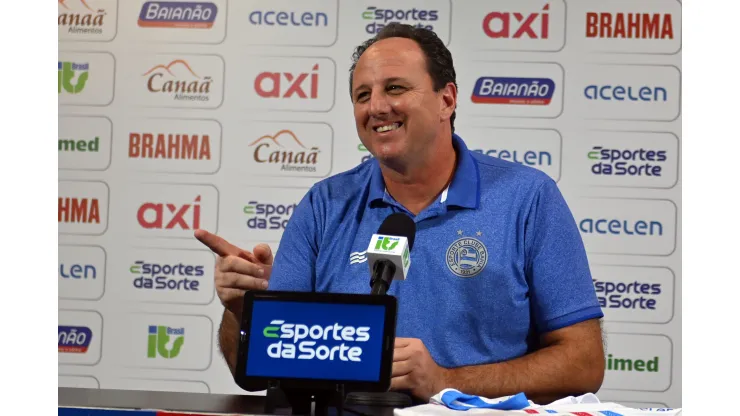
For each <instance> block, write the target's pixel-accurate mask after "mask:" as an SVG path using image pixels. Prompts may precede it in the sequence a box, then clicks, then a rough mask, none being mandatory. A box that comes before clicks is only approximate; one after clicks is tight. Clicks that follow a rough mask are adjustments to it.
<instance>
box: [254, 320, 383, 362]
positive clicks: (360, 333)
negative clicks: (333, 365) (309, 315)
mask: <svg viewBox="0 0 740 416" xmlns="http://www.w3.org/2000/svg"><path fill="white" fill-rule="evenodd" d="M369 331H370V327H367V326H360V327H353V326H349V325H347V326H342V325H339V323H336V322H335V323H334V325H327V326H326V327H324V326H322V325H313V326H311V327H310V328H309V326H308V325H305V324H295V323H286V322H285V321H284V320H280V319H275V320H272V321H270V326H266V327H265V329H264V330H262V335H264V336H265V338H281V339H285V341H282V340H281V341H278V342H275V343H272V344H270V345H269V346H268V347H267V355H268V356H269V357H270V358H287V359H295V358H296V347H297V349H298V350H299V351H300V352H301V354H300V355H299V356H298V357H297V358H298V359H299V360H313V359H314V358H316V359H318V360H320V361H325V360H329V361H334V359H335V355H336V359H339V360H341V361H355V362H361V361H362V347H359V346H353V347H349V346H347V345H346V344H345V343H344V342H342V343H341V344H339V345H334V346H332V347H331V348H330V347H328V346H326V345H318V346H317V345H316V344H318V342H317V341H321V340H327V339H329V337H331V339H333V340H334V341H346V342H367V341H369V340H370V332H369ZM309 337H310V338H311V339H312V340H313V341H308V340H307V341H302V340H304V339H306V338H309ZM299 341H300V343H299ZM345 353H346V355H345Z"/></svg>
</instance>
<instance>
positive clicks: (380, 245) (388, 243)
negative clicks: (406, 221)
mask: <svg viewBox="0 0 740 416" xmlns="http://www.w3.org/2000/svg"><path fill="white" fill-rule="evenodd" d="M399 241H401V239H400V238H398V237H386V236H382V235H381V236H379V237H378V241H376V242H375V249H376V250H384V251H393V249H394V248H396V246H397V245H398V242H399Z"/></svg>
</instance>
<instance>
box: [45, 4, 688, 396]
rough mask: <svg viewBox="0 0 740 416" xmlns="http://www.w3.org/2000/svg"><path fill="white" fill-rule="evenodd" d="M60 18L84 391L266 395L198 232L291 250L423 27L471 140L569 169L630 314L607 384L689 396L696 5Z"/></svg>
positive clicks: (107, 7)
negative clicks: (685, 300)
mask: <svg viewBox="0 0 740 416" xmlns="http://www.w3.org/2000/svg"><path fill="white" fill-rule="evenodd" d="M58 8H59V20H58V25H59V66H58V78H59V88H58V90H59V91H58V94H59V137H58V146H59V202H58V210H59V280H58V285H59V384H60V385H61V386H84V387H98V388H111V389H113V388H116V389H118V388H120V389H151V390H175V391H187V392H213V393H239V392H242V391H241V390H240V389H239V388H238V387H237V386H236V385H235V384H234V383H233V381H232V380H231V378H230V374H229V372H228V370H227V368H226V366H225V365H224V362H223V359H222V357H221V356H220V354H219V353H218V349H217V345H216V335H217V329H218V324H219V321H220V314H221V310H222V309H221V305H220V303H219V301H218V298H217V297H216V296H215V293H214V283H213V268H214V263H215V258H214V255H213V254H212V253H210V252H209V251H208V250H206V249H204V247H203V246H201V245H200V244H199V243H198V242H197V241H196V240H194V238H193V237H192V234H193V229H194V228H197V227H201V228H205V229H208V230H210V231H213V232H217V233H218V234H220V235H221V236H223V237H225V238H227V239H229V240H231V241H232V242H234V243H235V244H238V245H240V246H242V247H244V248H247V249H251V248H252V247H253V246H254V245H255V244H256V243H259V242H268V243H270V244H271V245H272V247H273V249H275V250H277V249H279V247H278V244H279V241H280V237H281V234H282V231H283V229H284V227H285V224H286V223H287V221H288V220H289V219H290V216H291V214H292V213H293V210H294V208H295V206H296V203H298V201H299V200H300V198H301V197H302V196H303V195H304V193H305V192H306V191H307V190H308V188H309V187H310V186H311V185H312V184H313V183H315V182H316V181H319V180H321V179H323V178H326V177H328V176H330V175H333V174H336V173H339V172H342V171H345V170H348V169H351V168H352V167H354V166H356V165H357V164H359V163H362V162H363V161H365V160H367V159H368V158H369V157H370V156H369V153H368V152H367V151H366V150H365V149H364V148H363V147H362V146H361V145H360V142H359V140H358V138H357V134H356V131H355V127H354V124H353V123H354V120H353V116H352V106H351V102H350V98H349V86H348V68H349V65H350V56H351V53H352V50H353V47H355V46H356V45H357V44H359V43H360V42H362V41H363V40H364V39H366V38H368V37H369V36H371V35H372V34H374V33H375V32H377V31H378V30H379V29H380V28H382V27H383V26H384V25H385V24H387V23H389V22H391V21H401V22H406V23H411V24H414V25H417V26H420V27H427V28H430V29H433V30H434V31H435V32H436V33H437V34H438V35H439V36H440V38H441V39H442V40H443V41H444V42H445V44H447V45H448V46H449V47H450V49H451V50H452V52H453V56H454V59H455V64H456V68H457V71H458V82H459V107H458V109H457V114H458V121H457V122H456V127H457V132H458V133H459V134H460V135H461V136H462V137H463V139H464V140H466V142H467V144H468V146H469V147H470V148H471V149H476V150H477V151H480V152H483V153H485V154H488V155H491V156H494V157H499V158H502V159H506V160H510V161H514V162H517V163H521V164H524V165H527V166H531V167H533V168H535V169H540V170H542V171H544V172H546V173H547V174H548V175H550V176H551V177H552V178H553V179H554V180H556V181H557V183H558V185H559V186H560V188H561V190H562V192H563V194H564V195H565V197H566V199H567V202H568V204H569V205H570V206H571V208H572V210H573V214H574V216H575V219H576V221H577V223H578V226H579V227H580V231H581V233H582V236H583V239H584V241H585V244H586V248H587V250H588V254H589V259H590V263H591V267H592V270H593V283H594V288H595V289H596V292H597V293H598V296H599V299H600V300H601V303H602V307H603V308H604V312H605V314H606V318H605V326H606V329H607V331H608V339H607V354H608V357H607V367H606V379H605V381H604V385H603V389H602V390H601V391H600V392H599V395H600V397H601V398H602V399H606V400H615V401H620V402H622V403H625V404H630V405H634V406H649V405H653V406H664V405H669V406H681V267H680V266H681V261H680V260H681V244H680V241H681V229H680V218H681V179H680V172H681V170H680V165H681V164H680V149H681V146H680V143H681V3H680V2H678V1H676V0H600V1H593V0H567V1H564V0H551V1H544V0H488V1H465V2H462V1H450V0H424V1H421V0H403V1H398V0H396V1H390V0H373V1H345V0H341V1H339V0H334V1H331V0H302V1H283V0H269V1H267V0H264V1H263V0H252V1H247V0H239V1H235V0H231V1H227V0H208V1H189V2H180V1H146V0H127V1H121V0H119V1H116V0H85V1H82V0H66V1H59V5H58ZM487 250H488V251H489V252H491V253H495V252H496V248H495V247H487ZM439 255H440V256H444V255H445V253H443V252H440V253H439ZM492 255H495V254H492ZM337 261H350V259H338V260H337ZM562 295H563V296H568V294H567V293H563V294H562Z"/></svg>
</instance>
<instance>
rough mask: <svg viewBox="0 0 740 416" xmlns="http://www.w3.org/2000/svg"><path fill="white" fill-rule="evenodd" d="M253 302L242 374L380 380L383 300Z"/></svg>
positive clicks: (384, 317)
mask: <svg viewBox="0 0 740 416" xmlns="http://www.w3.org/2000/svg"><path fill="white" fill-rule="evenodd" d="M251 305H252V308H251V325H250V328H249V338H248V339H249V341H248V347H247V357H246V366H245V367H246V368H244V373H243V374H244V376H246V377H269V378H276V379H285V378H289V379H293V378H297V379H316V380H343V381H359V382H379V381H380V377H381V367H382V362H381V358H382V352H383V339H384V330H385V328H384V326H385V323H386V309H387V308H386V305H381V304H375V305H373V304H356V303H349V302H348V303H336V302H332V303H321V302H305V301H286V300H270V299H254V300H253V302H252V303H251ZM245 306H246V305H245ZM391 348H392V346H391Z"/></svg>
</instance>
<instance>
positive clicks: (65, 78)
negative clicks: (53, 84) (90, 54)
mask: <svg viewBox="0 0 740 416" xmlns="http://www.w3.org/2000/svg"><path fill="white" fill-rule="evenodd" d="M58 62H59V67H58V70H57V78H58V88H57V89H58V91H59V92H58V93H59V94H61V93H62V90H64V92H67V93H69V94H79V93H81V92H82V90H84V89H85V84H86V83H87V78H88V77H89V71H90V64H89V63H87V62H85V63H77V62H62V61H58Z"/></svg>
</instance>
